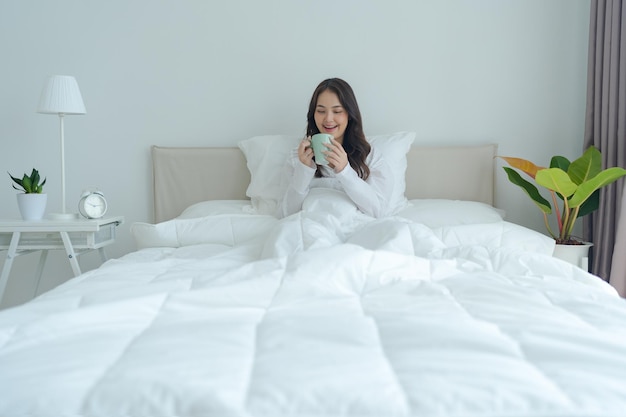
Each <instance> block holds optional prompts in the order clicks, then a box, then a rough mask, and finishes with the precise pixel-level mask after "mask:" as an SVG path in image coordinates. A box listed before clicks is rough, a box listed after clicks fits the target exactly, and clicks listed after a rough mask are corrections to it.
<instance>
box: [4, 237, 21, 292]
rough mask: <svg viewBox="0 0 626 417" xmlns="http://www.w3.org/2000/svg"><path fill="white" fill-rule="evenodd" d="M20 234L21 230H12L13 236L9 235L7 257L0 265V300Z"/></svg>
mask: <svg viewBox="0 0 626 417" xmlns="http://www.w3.org/2000/svg"><path fill="white" fill-rule="evenodd" d="M21 234H22V233H21V232H13V236H11V243H9V250H8V251H7V258H6V260H5V261H4V266H3V267H2V275H0V301H2V297H3V296H4V290H5V288H6V286H7V282H8V281H9V273H10V272H11V266H12V265H13V258H15V254H16V252H17V244H18V243H19V241H20V235H21Z"/></svg>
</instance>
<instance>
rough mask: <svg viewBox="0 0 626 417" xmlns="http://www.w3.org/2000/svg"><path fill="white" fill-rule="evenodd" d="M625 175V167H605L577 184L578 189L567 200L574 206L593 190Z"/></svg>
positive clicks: (584, 199) (586, 197)
mask: <svg viewBox="0 0 626 417" xmlns="http://www.w3.org/2000/svg"><path fill="white" fill-rule="evenodd" d="M624 175H626V169H624V168H620V167H613V168H607V169H605V170H604V171H602V172H600V173H599V174H598V175H596V176H595V177H593V178H591V179H590V180H589V181H586V182H584V183H582V184H580V185H579V186H578V189H577V190H576V192H575V193H574V195H573V196H572V198H571V199H570V201H569V205H570V207H571V208H575V207H578V206H580V205H581V204H582V203H584V202H585V201H586V200H587V199H588V198H589V197H590V196H591V194H593V192H594V191H596V190H598V189H600V188H602V187H604V186H605V185H609V184H610V183H612V182H614V181H616V180H618V179H619V178H621V177H623V176H624Z"/></svg>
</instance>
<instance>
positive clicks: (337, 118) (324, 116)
mask: <svg viewBox="0 0 626 417" xmlns="http://www.w3.org/2000/svg"><path fill="white" fill-rule="evenodd" d="M315 125H316V126H317V128H318V129H319V131H320V133H329V134H331V135H333V137H334V138H335V139H336V140H337V141H338V142H339V143H343V134H344V133H345V131H346V127H348V112H347V111H346V109H344V108H343V106H342V105H341V102H340V101H339V97H337V94H335V93H333V92H332V91H330V90H326V91H324V92H322V93H321V94H320V95H319V96H318V97H317V105H316V106H315Z"/></svg>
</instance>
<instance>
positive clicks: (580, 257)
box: [552, 242, 593, 271]
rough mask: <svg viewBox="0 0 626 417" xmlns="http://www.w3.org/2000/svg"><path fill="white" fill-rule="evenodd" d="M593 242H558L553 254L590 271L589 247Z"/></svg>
mask: <svg viewBox="0 0 626 417" xmlns="http://www.w3.org/2000/svg"><path fill="white" fill-rule="evenodd" d="M592 246H593V243H589V242H585V243H583V244H582V245H561V244H558V243H557V244H556V246H555V247H554V253H553V254H552V256H554V257H555V258H559V259H562V260H564V261H567V262H569V263H571V264H573V265H576V266H578V267H580V268H582V269H584V270H585V271H589V248H591V247H592Z"/></svg>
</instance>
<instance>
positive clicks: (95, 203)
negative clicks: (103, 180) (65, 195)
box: [78, 190, 107, 219]
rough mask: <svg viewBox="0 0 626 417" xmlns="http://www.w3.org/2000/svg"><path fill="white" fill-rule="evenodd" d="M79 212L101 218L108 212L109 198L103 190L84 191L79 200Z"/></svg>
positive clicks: (88, 216)
mask: <svg viewBox="0 0 626 417" xmlns="http://www.w3.org/2000/svg"><path fill="white" fill-rule="evenodd" d="M78 212H79V213H80V214H81V215H82V216H83V217H86V218H88V219H99V218H100V217H102V216H104V214H105V213H106V212H107V200H106V198H104V194H103V193H102V191H98V190H90V191H84V192H83V193H82V195H81V196H80V201H79V202H78Z"/></svg>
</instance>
